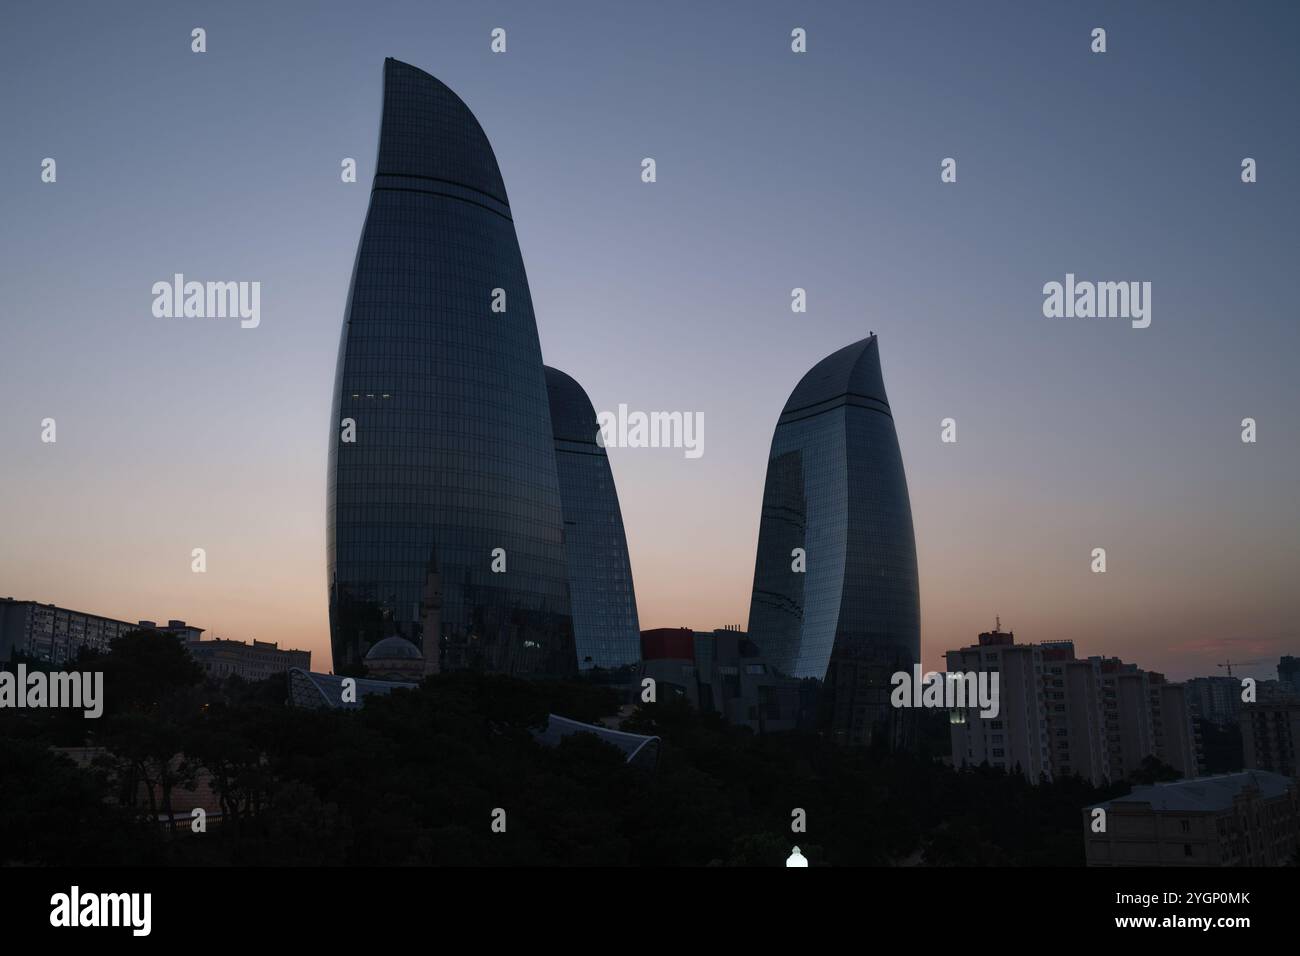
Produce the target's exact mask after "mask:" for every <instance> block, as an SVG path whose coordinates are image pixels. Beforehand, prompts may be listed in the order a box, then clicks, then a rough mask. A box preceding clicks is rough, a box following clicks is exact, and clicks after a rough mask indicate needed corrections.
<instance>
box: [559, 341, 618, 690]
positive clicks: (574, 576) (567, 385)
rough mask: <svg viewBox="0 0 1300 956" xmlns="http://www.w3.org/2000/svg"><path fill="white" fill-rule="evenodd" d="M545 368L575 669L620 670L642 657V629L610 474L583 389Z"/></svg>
mask: <svg viewBox="0 0 1300 956" xmlns="http://www.w3.org/2000/svg"><path fill="white" fill-rule="evenodd" d="M545 371H546V392H547V397H548V399H549V403H550V409H551V429H552V432H553V434H554V437H555V463H556V468H557V471H558V474H559V479H560V503H561V506H562V509H563V513H564V550H565V557H566V559H567V562H568V568H569V600H570V604H571V607H572V610H573V639H574V645H575V647H576V650H577V658H578V669H579V670H589V669H591V668H596V667H603V668H607V669H614V668H619V667H626V666H628V665H631V664H636V663H638V662H639V661H640V660H641V639H640V633H641V629H640V625H639V624H638V622H637V614H636V594H635V593H634V591H633V588H632V562H631V560H630V559H629V557H628V553H627V535H626V534H625V532H624V530H623V513H622V511H621V510H620V509H619V506H618V490H617V488H615V486H614V473H613V471H611V470H610V467H609V455H608V453H607V452H606V451H605V447H604V444H603V443H601V442H598V441H597V440H596V438H597V430H598V428H599V425H598V422H597V419H596V410H595V409H594V408H593V407H592V404H591V399H589V398H588V397H587V393H586V392H585V391H584V390H583V388H582V386H581V385H579V384H578V383H577V382H576V381H574V379H573V378H572V377H571V376H569V375H566V374H565V373H564V372H561V371H560V370H559V369H555V368H551V367H550V366H547V367H546V369H545Z"/></svg>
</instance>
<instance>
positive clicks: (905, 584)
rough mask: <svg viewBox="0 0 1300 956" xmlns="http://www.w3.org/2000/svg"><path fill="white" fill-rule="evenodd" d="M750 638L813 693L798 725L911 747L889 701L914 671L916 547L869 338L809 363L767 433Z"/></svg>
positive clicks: (906, 721) (905, 717)
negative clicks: (814, 686)
mask: <svg viewBox="0 0 1300 956" xmlns="http://www.w3.org/2000/svg"><path fill="white" fill-rule="evenodd" d="M749 636H750V639H751V640H753V641H754V642H755V643H756V644H757V645H758V647H759V648H760V650H761V651H762V654H763V657H764V659H765V660H766V661H767V662H768V663H769V664H770V665H771V666H772V667H773V668H775V669H776V670H777V671H778V672H779V673H781V674H783V675H785V676H788V677H796V678H802V679H808V680H810V681H815V682H819V684H820V687H819V692H818V693H817V694H816V695H813V696H814V699H815V700H816V701H817V703H816V704H815V706H814V707H813V712H812V713H809V714H806V715H805V719H806V720H807V722H808V723H809V724H811V725H814V726H817V727H819V728H822V729H824V730H826V731H827V732H829V733H831V734H832V735H833V736H834V737H835V739H837V740H841V741H845V742H852V743H870V742H875V741H884V742H887V743H888V744H890V745H891V746H901V745H903V744H905V743H907V742H908V741H909V740H910V737H911V727H912V724H913V721H912V720H911V719H910V718H909V712H908V711H905V710H904V711H899V710H896V709H895V708H893V707H891V706H890V703H889V695H890V691H891V689H892V688H891V685H890V678H891V677H892V675H893V674H894V673H895V672H898V671H906V672H908V673H909V674H910V672H911V668H912V665H913V664H914V663H916V662H917V661H919V660H920V644H921V631H920V594H919V590H918V584H917V568H916V542H915V538H914V536H913V532H912V509H911V504H910V502H909V500H908V495H907V478H906V476H905V475H904V472H903V459H902V455H901V453H900V451H899V447H898V436H897V434H896V433H895V431H894V419H893V416H892V414H891V412H890V409H889V399H888V398H887V397H886V395H885V385H884V380H883V378H882V376H881V372H880V352H879V348H878V346H877V342H876V337H875V336H874V335H872V336H869V337H868V338H865V339H863V340H862V341H860V342H855V343H854V344H853V345H849V346H847V347H845V348H842V349H840V350H839V351H838V352H834V353H832V354H831V355H829V356H827V357H826V358H825V359H823V360H822V361H820V362H818V363H817V364H816V365H815V366H814V367H813V368H812V370H811V371H809V372H808V374H806V375H805V376H804V377H803V378H802V379H801V380H800V382H799V384H798V385H797V386H796V387H795V389H794V391H793V392H792V393H791V394H790V399H789V401H787V402H786V404H785V408H784V410H783V411H782V412H781V417H780V418H779V419H778V421H777V425H776V432H775V434H774V435H773V437H772V450H771V452H770V454H769V456H768V463H767V481H766V484H765V486H764V489H763V511H762V516H761V518H760V522H759V531H758V554H757V558H756V560H755V564H754V590H753V596H752V598H751V601H750V609H749Z"/></svg>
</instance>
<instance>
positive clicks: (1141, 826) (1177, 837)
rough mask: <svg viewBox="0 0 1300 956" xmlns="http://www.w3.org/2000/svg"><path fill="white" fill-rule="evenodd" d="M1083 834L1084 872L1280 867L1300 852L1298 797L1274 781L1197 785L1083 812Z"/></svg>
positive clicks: (1237, 778)
mask: <svg viewBox="0 0 1300 956" xmlns="http://www.w3.org/2000/svg"><path fill="white" fill-rule="evenodd" d="M1098 810H1100V811H1102V814H1100V815H1099V814H1097V813H1096V812H1095V811H1098ZM1083 826H1084V833H1085V838H1084V840H1085V852H1086V855H1087V864H1088V866H1284V865H1286V864H1288V863H1289V862H1290V861H1291V859H1292V858H1293V856H1294V854H1295V852H1296V848H1297V846H1300V796H1298V795H1297V789H1296V781H1295V780H1292V779H1290V778H1288V777H1284V776H1282V775H1280V774H1276V773H1268V772H1265V771H1255V770H1248V771H1244V772H1242V773H1231V774H1223V775H1220V776H1214V777H1197V778H1194V779H1191V780H1177V781H1174V782H1172V783H1157V784H1152V785H1150V786H1141V787H1134V788H1133V791H1132V792H1131V793H1130V794H1128V795H1127V796H1124V797H1116V798H1115V799H1114V800H1107V801H1105V802H1104V803H1099V804H1096V805H1094V806H1091V807H1085V808H1084V811H1083Z"/></svg>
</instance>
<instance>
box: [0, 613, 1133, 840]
mask: <svg viewBox="0 0 1300 956" xmlns="http://www.w3.org/2000/svg"><path fill="white" fill-rule="evenodd" d="M70 666H71V665H70ZM75 667H76V668H77V669H88V670H102V671H103V672H104V675H105V676H104V687H105V699H106V703H105V710H104V716H103V717H101V718H99V719H98V720H87V719H85V718H84V717H83V716H82V715H81V713H80V712H79V711H78V712H70V711H44V710H26V711H19V710H6V711H3V712H0V807H3V810H2V811H0V865H2V864H64V865H75V864H101V863H102V864H110V863H113V864H116V863H121V864H127V865H136V864H182V865H184V864H246V865H282V864H295V865H363V864H377V865H385V864H433V865H511V864H517V865H615V866H617V865H642V866H646V865H650V866H654V865H710V864H712V865H769V866H775V865H780V864H781V863H782V861H783V860H784V859H785V857H786V855H787V854H788V853H789V852H790V847H791V846H792V845H794V844H798V845H799V846H800V847H801V848H802V850H803V852H804V854H805V855H806V856H808V857H809V858H810V860H811V861H812V863H813V865H815V866H816V865H827V864H831V865H860V864H877V865H889V864H899V863H912V864H930V865H953V864H957V865H963V864H968V865H1027V866H1033V865H1064V866H1074V865H1081V864H1082V862H1083V814H1082V812H1081V809H1082V808H1083V807H1084V806H1085V805H1087V804H1089V803H1092V802H1096V801H1097V800H1101V799H1105V798H1106V797H1109V796H1114V795H1116V794H1118V793H1122V792H1125V791H1126V790H1127V787H1124V786H1119V787H1116V788H1113V789H1111V790H1109V791H1101V790H1097V789H1095V788H1093V787H1091V786H1089V785H1088V784H1087V783H1086V782H1084V781H1082V780H1080V779H1078V778H1073V779H1068V780H1064V781H1058V782H1055V783H1052V784H1045V785H1040V786H1031V785H1030V784H1029V783H1028V782H1026V781H1025V780H1024V779H1023V778H1021V777H1020V776H1018V775H1015V774H1006V773H1003V772H1002V771H998V770H992V769H989V768H980V769H976V770H972V771H963V772H959V771H955V770H953V769H952V768H951V767H948V766H945V765H944V764H943V763H941V762H940V761H938V760H937V759H935V758H934V757H931V756H926V754H925V751H926V750H927V749H932V748H926V747H923V748H922V751H923V752H922V753H921V754H917V755H912V754H889V753H883V752H875V751H871V750H861V749H856V750H855V749H847V748H840V747H835V746H832V745H829V744H827V743H826V742H825V741H823V740H821V739H820V738H818V737H816V736H813V735H806V734H795V733H791V734H772V735H766V736H756V735H754V734H752V733H750V732H749V731H748V730H746V729H743V728H737V727H732V726H730V725H728V724H726V723H724V722H723V721H722V720H721V718H719V717H718V716H717V715H712V714H701V713H698V712H696V711H693V710H691V709H690V708H689V707H687V706H686V705H684V704H680V703H661V704H656V705H647V706H642V707H640V708H639V709H638V710H637V711H636V712H635V713H634V714H633V715H632V716H631V717H630V718H629V719H628V720H626V721H625V722H624V724H623V729H624V730H629V731H632V732H636V733H648V734H656V735H658V736H660V737H661V738H662V739H663V748H662V756H661V759H660V763H659V768H658V770H657V771H656V772H654V773H646V772H643V771H640V770H636V769H633V768H631V767H628V766H627V765H626V764H625V763H624V759H623V755H622V753H620V752H619V751H618V750H617V749H615V748H614V747H612V746H609V745H607V744H605V743H602V742H600V741H598V740H597V739H596V738H595V737H593V736H590V735H577V736H574V737H570V738H567V739H565V740H564V741H563V743H562V744H561V745H560V746H559V747H556V748H547V747H544V746H542V745H540V744H538V743H537V742H536V741H535V740H534V739H533V736H532V732H531V731H532V729H533V728H537V727H540V726H542V725H543V724H544V722H545V718H546V715H547V714H548V713H558V714H563V715H565V716H568V717H572V718H574V719H577V720H582V721H587V722H593V721H595V720H597V719H598V718H599V717H601V716H603V715H607V714H611V713H613V712H614V711H615V710H616V709H617V706H618V703H619V701H618V698H617V697H616V695H615V694H614V692H612V691H610V690H609V689H607V688H602V687H598V686H594V685H591V684H588V683H583V682H574V683H557V682H528V681H520V680H515V679H511V678H507V677H499V676H483V675H475V674H452V675H441V676H438V677H434V678H431V679H429V680H427V681H425V683H424V684H423V685H422V686H421V687H420V688H419V689H418V690H414V691H396V692H394V693H393V694H391V695H390V696H388V697H370V698H368V699H367V702H366V706H365V707H364V708H363V709H361V710H356V711H332V710H299V709H294V708H291V707H289V706H287V705H286V696H287V693H286V691H287V688H286V683H285V678H284V677H279V678H275V679H271V680H267V681H263V682H260V683H256V684H249V683H246V682H243V681H241V680H239V679H238V678H230V679H228V680H226V681H224V682H221V683H217V682H215V681H211V680H205V678H204V675H203V672H202V671H201V669H200V668H199V667H198V666H197V665H196V664H194V663H193V661H192V660H191V659H190V657H189V655H188V653H187V652H186V651H185V650H184V648H183V647H182V646H181V645H180V644H179V643H177V642H175V641H170V640H160V639H159V637H158V635H156V634H145V633H138V634H130V635H127V636H125V637H123V638H120V639H119V640H117V641H115V642H114V644H113V649H112V651H111V652H110V653H107V654H95V653H90V652H83V653H82V656H81V657H80V658H79V659H78V661H77V662H76V665H75ZM942 716H943V715H933V714H931V715H927V717H928V719H930V720H933V719H934V718H935V717H939V718H942ZM944 736H946V729H945V727H944V725H942V724H941V723H931V724H930V725H929V733H928V735H927V738H928V739H931V740H936V741H939V740H941V739H942V738H943V737H944ZM82 746H89V747H97V748H104V749H105V750H106V751H107V754H106V756H102V757H100V758H98V759H96V760H95V761H94V762H92V763H89V764H88V765H86V766H84V767H82V766H78V765H77V764H75V763H74V762H73V761H72V760H70V759H69V758H68V757H67V756H65V755H63V754H60V753H58V752H57V751H56V750H54V749H52V748H55V747H82ZM178 755H181V757H182V758H183V759H177V757H178ZM199 768H203V773H202V774H200V770H199ZM1157 769H1158V768H1157ZM209 779H210V781H211V783H210V786H211V788H212V790H213V791H214V794H215V797H216V800H217V801H218V802H219V805H220V809H221V818H220V823H219V825H216V821H214V825H212V826H210V827H209V829H208V832H206V833H201V834H195V833H192V832H190V827H189V826H188V825H183V826H181V827H179V828H178V829H177V830H174V831H173V830H168V829H166V828H164V827H161V826H159V825H158V824H157V823H156V822H152V821H156V820H157V819H158V817H159V815H160V814H170V813H172V812H173V810H176V809H178V808H176V807H174V806H173V805H172V803H171V795H172V792H173V790H174V789H176V788H178V787H183V786H193V785H194V784H195V781H196V780H201V781H207V780H209ZM200 785H202V784H200ZM495 808H502V809H504V810H505V811H506V832H505V833H494V832H492V828H491V822H492V813H493V810H494V809H495ZM795 808H801V809H803V810H804V811H805V812H806V814H807V832H806V833H799V834H794V833H792V832H791V827H790V824H791V819H792V817H791V814H792V811H793V810H794V809H795ZM186 810H188V807H180V808H179V812H180V813H182V814H183V813H184V812H185V811H186ZM186 824H188V820H186Z"/></svg>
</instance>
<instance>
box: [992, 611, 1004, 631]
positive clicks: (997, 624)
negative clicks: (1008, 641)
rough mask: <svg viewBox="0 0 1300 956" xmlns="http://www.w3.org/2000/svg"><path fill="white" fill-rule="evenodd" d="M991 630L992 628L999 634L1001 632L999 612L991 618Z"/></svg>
mask: <svg viewBox="0 0 1300 956" xmlns="http://www.w3.org/2000/svg"><path fill="white" fill-rule="evenodd" d="M993 630H994V632H995V633H997V634H1001V633H1002V615H1001V614H999V615H998V616H997V617H995V618H993Z"/></svg>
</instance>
